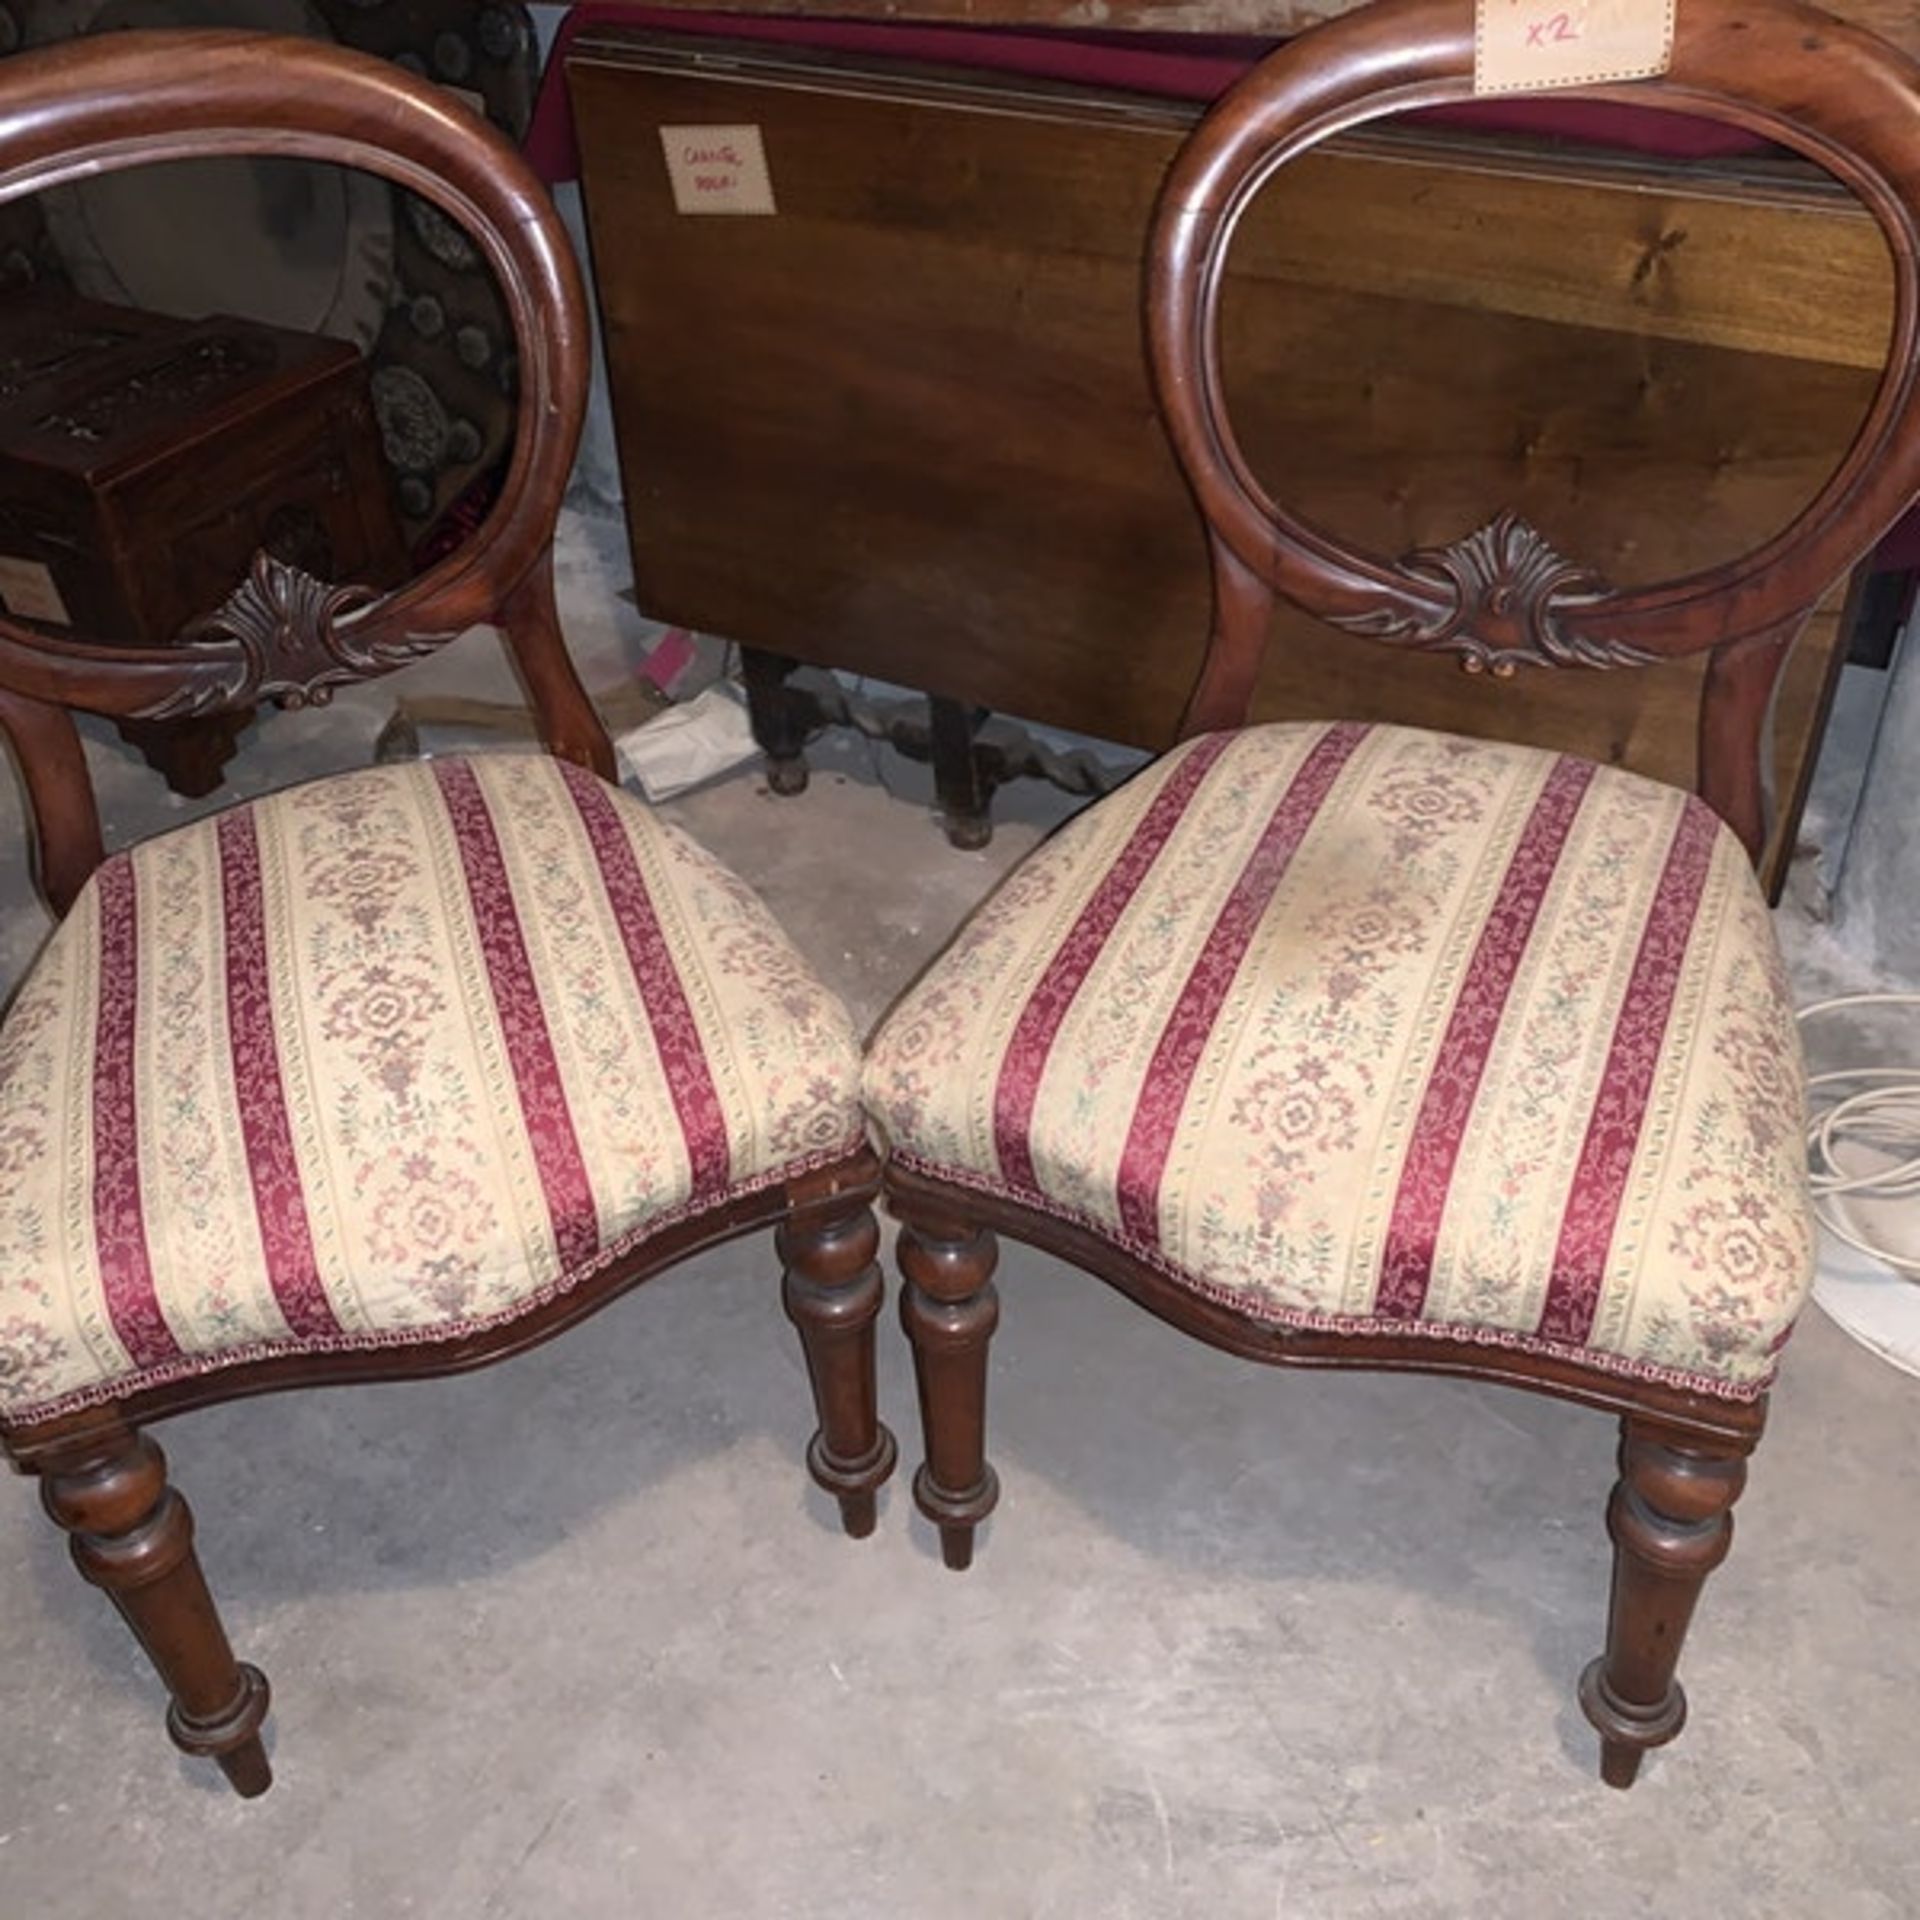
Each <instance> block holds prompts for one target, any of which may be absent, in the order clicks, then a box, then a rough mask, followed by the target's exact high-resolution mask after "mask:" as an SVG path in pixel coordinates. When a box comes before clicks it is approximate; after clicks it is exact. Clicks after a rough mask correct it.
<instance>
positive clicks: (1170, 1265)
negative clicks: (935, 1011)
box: [888, 1151, 1790, 1406]
mask: <svg viewBox="0 0 1920 1920" xmlns="http://www.w3.org/2000/svg"><path fill="white" fill-rule="evenodd" d="M888 1165H890V1166H894V1167H900V1168H902V1169H904V1170H905V1171H906V1172H908V1173H915V1174H919V1175H921V1176H922V1177H923V1178H925V1179H928V1180H939V1181H943V1182H945V1183H946V1184H947V1185H948V1186H952V1187H963V1188H965V1189H966V1190H967V1191H969V1192H971V1193H981V1194H985V1195H987V1196H988V1197H989V1198H991V1199H994V1200H1005V1201H1007V1202H1009V1203H1010V1204H1012V1205H1014V1206H1017V1207H1026V1208H1028V1209H1029V1210H1031V1211H1032V1212H1034V1213H1043V1214H1045V1215H1047V1217H1048V1218H1049V1219H1053V1220H1059V1221H1062V1222H1064V1223H1065V1224H1066V1225H1067V1226H1070V1227H1078V1228H1080V1229H1081V1230H1082V1231H1083V1232H1085V1233H1090V1234H1092V1235H1094V1236H1095V1238H1097V1239H1100V1240H1104V1241H1106V1242H1107V1244H1108V1245H1109V1246H1112V1247H1116V1248H1118V1249H1119V1250H1120V1251H1121V1252H1122V1253H1124V1254H1126V1255H1127V1256H1128V1257H1129V1258H1131V1259H1134V1260H1137V1261H1139V1263H1140V1264H1141V1265H1142V1266H1143V1267H1150V1268H1152V1270H1153V1271H1154V1272H1155V1273H1157V1274H1160V1275H1161V1276H1162V1277H1163V1278H1165V1279H1168V1280H1171V1281H1172V1282H1173V1283H1174V1285H1175V1286H1177V1287H1180V1288H1182V1289H1183V1290H1184V1291H1186V1292H1188V1293H1192V1294H1197V1295H1199V1297H1200V1298H1201V1299H1203V1300H1210V1301H1212V1302H1213V1303H1214V1305H1216V1306H1221V1307H1226V1308H1228V1309H1229V1310H1231V1311H1232V1312H1233V1313H1236V1314H1238V1315H1239V1316H1240V1318H1241V1319H1243V1320H1246V1321H1248V1322H1249V1323H1250V1324H1252V1325H1255V1326H1262V1327H1286V1328H1297V1329H1299V1330H1300V1331H1301V1332H1305V1333H1345V1334H1374V1335H1385V1336H1388V1337H1397V1336H1398V1335H1401V1334H1414V1335H1417V1336H1418V1337H1419V1338H1421V1339H1423V1340H1436V1341H1455V1342H1459V1343H1461V1344H1464V1345H1469V1346H1475V1347H1502V1348H1505V1349H1507V1350H1508V1351H1509V1352H1513V1353H1532V1354H1539V1355H1541V1356H1543V1357H1544V1358H1547V1359H1551V1360H1566V1361H1570V1362H1572V1363H1573V1364H1574V1365H1576V1366H1580V1367H1584V1368H1586V1369H1588V1370H1589V1371H1590V1372H1593V1373H1604V1374H1610V1375H1612V1376H1613V1377H1615V1378H1616V1379H1621V1380H1645V1381H1649V1382H1651V1383H1653V1384H1655V1385H1658V1386H1665V1387H1678V1388H1681V1389H1683V1390H1684V1391H1685V1392H1688V1393H1700V1394H1706V1395H1708V1396H1710V1397H1711V1398H1713V1399H1715V1400H1725V1401H1728V1402H1731V1403H1732V1404H1733V1405H1735V1406H1750V1405H1752V1403H1753V1402H1754V1401H1756V1400H1760V1399H1764V1398H1765V1396H1766V1394H1767V1393H1768V1392H1769V1390H1770V1389H1771V1388H1772V1386H1773V1383H1774V1380H1775V1378H1776V1376H1777V1375H1778V1373H1779V1365H1778V1361H1777V1359H1776V1362H1775V1364H1774V1366H1773V1367H1772V1368H1770V1369H1769V1370H1768V1372H1767V1373H1766V1375H1765V1376H1764V1377H1763V1378H1761V1379H1759V1380H1757V1381H1736V1380H1723V1379H1721V1378H1719V1377H1718V1376H1717V1375H1715V1374H1711V1373H1691V1372H1688V1371H1686V1370H1685V1369H1683V1368H1679V1367H1663V1366H1659V1365H1656V1364H1655V1363H1654V1362H1652V1361H1650V1360H1636V1359H1633V1358H1631V1357H1629V1356H1627V1355H1625V1354H1618V1353H1602V1352H1598V1351H1596V1350H1595V1349H1594V1348H1592V1347H1580V1346H1569V1345H1567V1344H1566V1343H1565V1342H1564V1341H1559V1340H1543V1339H1541V1338H1540V1337H1539V1335H1537V1334H1530V1333H1517V1332H1514V1331H1512V1330H1511V1329H1509V1328H1506V1327H1476V1326H1454V1325H1450V1324H1448V1323H1446V1322H1444V1321H1439V1320H1399V1319H1393V1320H1389V1319H1384V1318H1382V1317H1381V1316H1380V1315H1378V1314H1371V1315H1355V1314H1339V1313H1316V1312H1314V1311H1312V1310H1311V1309H1308V1308H1301V1307H1282V1306H1278V1305H1276V1304H1274V1303H1273V1302H1271V1301H1262V1302H1260V1304H1259V1305H1258V1306H1257V1307H1256V1306H1254V1305H1251V1304H1249V1296H1248V1295H1247V1293H1246V1291H1245V1290H1244V1289H1243V1288H1237V1287H1222V1286H1217V1285H1215V1284H1213V1283H1212V1282H1210V1281H1208V1280H1205V1279H1203V1278H1201V1276H1200V1275H1198V1274H1195V1273H1189V1272H1187V1271H1186V1270H1185V1269H1184V1268H1182V1267H1180V1266H1179V1265H1177V1264H1176V1263H1175V1262H1174V1261H1172V1260H1169V1259H1168V1258H1167V1256H1166V1255H1165V1254H1164V1253H1163V1252H1161V1250H1160V1249H1159V1248H1158V1247H1155V1246H1152V1245H1150V1244H1149V1243H1148V1242H1146V1241H1144V1240H1141V1239H1138V1238H1136V1237H1135V1236H1134V1235H1132V1234H1130V1233H1127V1232H1126V1231H1125V1230H1124V1229H1121V1228H1117V1227H1114V1226H1110V1225H1109V1224H1108V1223H1107V1222H1106V1221H1104V1220H1096V1219H1095V1218H1094V1217H1093V1216H1092V1215H1091V1214H1088V1213H1083V1212H1081V1211H1080V1210H1079V1209H1078V1208H1075V1207H1070V1206H1066V1205H1063V1204H1062V1203H1061V1202H1060V1201H1058V1200H1054V1199H1050V1198H1049V1197H1048V1196H1047V1195H1046V1194H1044V1193H1038V1192H1035V1191H1033V1190H1032V1189H1026V1190H1024V1191H1023V1190H1020V1189H1016V1188H1013V1187H1009V1186H1007V1185H1006V1184H1005V1183H1004V1182H1001V1181H997V1180H988V1179H984V1178H983V1177H982V1176H981V1175H979V1174H977V1173H970V1172H968V1171H967V1170H966V1169H965V1168H963V1167H943V1166H940V1165H938V1164H937V1163H936V1162H934V1161H931V1160H922V1159H921V1158H920V1157H919V1156H918V1155H917V1154H912V1153H901V1152H897V1151H896V1152H894V1153H892V1154H889V1155H888ZM1789 1337H1790V1334H1789ZM1785 1345H1786V1339H1785V1338H1783V1339H1782V1341H1781V1343H1780V1347H1778V1348H1776V1349H1775V1353H1776V1355H1777V1354H1778V1353H1779V1352H1780V1351H1781V1350H1783V1349H1784V1347H1785Z"/></svg>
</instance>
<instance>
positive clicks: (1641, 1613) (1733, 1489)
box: [1580, 1414, 1747, 1787]
mask: <svg viewBox="0 0 1920 1920" xmlns="http://www.w3.org/2000/svg"><path fill="white" fill-rule="evenodd" d="M1620 1427H1621V1438H1620V1479H1619V1483H1618V1484H1617V1485H1616V1486H1615V1488H1614V1490H1613V1498H1612V1500H1611V1501H1610V1502H1609V1503H1608V1507H1607V1531H1608V1533H1609V1534H1611V1535H1612V1537H1613V1547H1614V1560H1613V1599H1612V1605H1611V1607H1610V1609H1609V1615H1608V1622H1607V1650H1606V1652H1605V1653H1604V1654H1603V1655H1602V1656H1601V1657H1600V1658H1599V1659H1597V1660H1595V1661H1593V1662H1592V1663H1591V1664H1590V1665H1589V1666H1588V1668H1587V1670H1586V1672H1585V1673H1583V1674H1582V1675H1581V1676H1580V1704H1581V1706H1582V1707H1583V1708H1584V1709H1585V1710H1586V1715H1587V1718H1588V1719H1589V1720H1590V1721H1592V1723H1593V1724H1594V1726H1595V1727H1596V1728H1597V1729H1598V1730H1599V1733H1600V1773H1601V1777H1602V1778H1603V1779H1604V1780H1605V1781H1606V1782H1607V1784H1608V1785H1609V1786H1612V1787H1630V1786H1632V1785H1633V1782H1634V1777H1635V1775H1636V1774H1638V1772H1639V1771H1640V1760H1641V1756H1642V1755H1643V1754H1645V1753H1646V1752H1647V1750H1648V1749H1649V1748H1652V1747H1659V1746H1664V1745H1665V1744H1666V1743H1667V1742H1668V1741H1669V1740H1671V1739H1672V1738H1673V1737H1674V1736H1675V1735H1676V1734H1677V1733H1678V1732H1679V1731H1680V1729H1681V1727H1682V1726H1684V1725H1685V1724H1686V1718H1687V1696H1686V1694H1685V1693H1684V1692H1683V1691H1682V1690H1681V1687H1680V1683H1679V1682H1678V1681H1677V1680H1676V1679H1675V1678H1674V1669H1675V1667H1676V1666H1677V1665H1678V1663H1679V1659H1680V1647H1681V1643H1682V1642H1683V1641H1684V1640H1685V1639H1686V1635H1687V1626H1688V1623H1689V1622H1690V1621H1691V1620H1692V1618H1693V1609H1694V1604H1695V1602H1696V1601H1697V1600H1698V1599H1699V1597H1700V1589H1701V1587H1702V1586H1704V1585H1705V1583H1706V1578H1707V1575H1708V1574H1710V1573H1711V1572H1712V1571H1713V1570H1714V1568H1715V1567H1717V1566H1718V1565H1719V1564H1720V1562H1721V1561H1722V1560H1724V1559H1725V1558H1726V1557H1727V1549H1728V1548H1729V1547H1730V1546H1731V1545H1732V1544H1733V1515H1732V1507H1733V1503H1734V1502H1735V1501H1736V1500H1737V1499H1738V1498H1739V1497H1740V1490H1741V1488H1742V1487H1744V1486H1745V1485H1746V1479H1747V1462H1746V1453H1747V1449H1745V1448H1742V1447H1740V1446H1738V1445H1734V1444H1729V1445H1726V1446H1724V1447H1714V1446H1710V1445H1707V1444H1704V1443H1701V1442H1699V1441H1696V1440H1692V1439H1688V1438H1685V1437H1683V1436H1681V1435H1679V1434H1676V1433H1675V1432H1674V1431H1673V1430H1672V1429H1669V1428H1662V1427H1660V1426H1659V1425H1657V1424H1656V1423H1654V1422H1652V1421H1648V1420H1644V1419H1641V1418H1639V1417H1638V1416H1636V1415H1633V1414H1628V1415H1627V1416H1626V1417H1625V1418H1624V1419H1622V1421H1621V1423H1620Z"/></svg>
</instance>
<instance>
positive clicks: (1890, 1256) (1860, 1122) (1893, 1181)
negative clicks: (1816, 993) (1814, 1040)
mask: <svg viewBox="0 0 1920 1920" xmlns="http://www.w3.org/2000/svg"><path fill="white" fill-rule="evenodd" d="M1915 1006H1920V993H1848V994H1841V995H1839V996H1838V997H1836V998H1835V999H1832V1000H1820V1001H1816V1002H1815V1003H1814V1005H1812V1006H1810V1007H1802V1008H1801V1009H1800V1013H1799V1019H1800V1021H1801V1023H1802V1025H1804V1024H1805V1023H1806V1022H1807V1021H1809V1020H1815V1019H1818V1018H1819V1017H1820V1016H1821V1015H1822V1014H1828V1013H1838V1012H1851V1011H1853V1010H1854V1009H1855V1008H1858V1007H1915ZM1807 1096H1808V1122H1807V1158H1808V1161H1809V1164H1810V1169H1811V1173H1812V1180H1813V1209H1814V1212H1815V1213H1816V1214H1818V1216H1819V1218H1820V1222H1821V1224H1822V1225H1823V1226H1824V1227H1825V1228H1826V1229H1827V1231H1828V1232H1829V1233H1831V1234H1832V1235H1833V1236H1834V1237H1835V1238H1836V1239H1838V1240H1843V1241H1845V1242H1846V1244H1847V1245H1848V1246H1850V1247H1853V1248H1855V1249H1857V1250H1858V1251H1859V1252H1861V1253H1865V1254H1870V1255H1871V1256H1872V1257H1873V1258H1874V1259H1876V1260H1879V1261H1883V1262H1884V1263H1885V1264H1886V1265H1887V1266H1889V1267H1891V1268H1892V1269H1893V1270H1894V1272H1896V1273H1898V1274H1900V1275H1901V1276H1903V1277H1904V1278H1906V1279H1909V1280H1915V1281H1920V1255H1917V1254H1915V1253H1913V1252H1911V1251H1903V1252H1895V1251H1893V1250H1892V1249H1891V1248H1889V1247H1887V1246H1885V1245H1883V1244H1880V1243H1878V1242H1876V1241H1874V1240H1871V1239H1868V1238H1867V1237H1865V1235H1864V1234H1863V1233H1862V1232H1861V1230H1860V1229H1859V1227H1858V1226H1857V1225H1856V1224H1855V1222H1854V1219H1853V1216H1852V1214H1851V1213H1850V1211H1849V1210H1848V1207H1847V1205H1846V1202H1847V1201H1848V1200H1849V1199H1866V1200H1912V1199H1916V1198H1920V1066H1908V1067H1835V1068H1831V1069H1829V1070H1828V1071H1825V1072H1822V1073H1816V1074H1811V1075H1809V1076H1808V1079H1807ZM1848 1147H1853V1148H1854V1149H1856V1150H1858V1149H1864V1150H1865V1151H1866V1154H1867V1156H1868V1157H1869V1158H1871V1159H1874V1160H1878V1161H1880V1162H1882V1163H1883V1164H1880V1165H1877V1166H1875V1167H1873V1168H1872V1169H1871V1170H1869V1171H1867V1172H1861V1171H1859V1170H1858V1168H1859V1153H1858V1152H1857V1151H1856V1152H1855V1153H1853V1154H1849V1153H1847V1152H1846V1149H1847V1148H1848ZM1850 1165H1851V1167H1852V1169H1853V1170H1851V1171H1850V1170H1849V1167H1850Z"/></svg>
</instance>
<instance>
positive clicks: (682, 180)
mask: <svg viewBox="0 0 1920 1920" xmlns="http://www.w3.org/2000/svg"><path fill="white" fill-rule="evenodd" d="M660 144H661V146H662V147H664V148H665V149H666V154H667V178H668V179H669V180H670V181H672V183H673V204H674V206H675V208H676V209H677V210H678V211H679V212H681V213H773V212H775V211H777V209H776V208H775V207H774V204H773V178H772V176H771V175H770V174H769V173H768V172H767V150H766V148H765V146H763V145H762V144H761V140H760V129H759V128H758V127H662V128H661V129H660Z"/></svg>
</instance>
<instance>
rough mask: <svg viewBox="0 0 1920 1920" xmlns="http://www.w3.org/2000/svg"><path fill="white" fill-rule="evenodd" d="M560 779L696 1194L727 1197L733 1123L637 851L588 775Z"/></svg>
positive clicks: (571, 772)
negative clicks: (656, 1059)
mask: <svg viewBox="0 0 1920 1920" xmlns="http://www.w3.org/2000/svg"><path fill="white" fill-rule="evenodd" d="M561 774H562V777H563V778H564V779H565V781H566V784H567V791H568V792H569V793H570V794H571V795H572V796H573V804H574V807H575V809H576V810H577V811H578V813H579V815H580V820H581V824H582V825H583V826H584V827H585V828H586V831H587V839H588V842H589V843H590V844H591V846H592V848H593V852H594V858H595V859H596V860H597V861H598V862H599V863H600V879H601V882H602V884H603V885H604V886H605V887H606V890H607V900H608V902H609V904H610V905H611V906H612V908H613V917H614V919H615V921H616V922H617V923H618V924H619V928H620V937H621V939H622V940H623V941H624V942H625V944H626V949H627V964H628V965H629V966H630V967H631V968H632V969H633V978H634V983H635V985H636V986H637V987H638V988H639V989H640V1000H641V1004H642V1005H643V1006H644V1007H645V1008H646V1010H647V1021H648V1024H649V1025H650V1026H651V1028H652V1029H653V1044H654V1047H655V1048H656V1050H657V1051H658V1053H659V1055H660V1067H661V1071H662V1072H663V1073H664V1074H665V1075H666V1079H667V1089H668V1092H669V1093H670V1094H671V1095H672V1098H673V1109H674V1112H675V1114H676V1115H677V1116H678V1118H679V1122H680V1134H681V1138H682V1139H683V1140H684V1141H685V1142H686V1148H687V1159H688V1161H689V1163H690V1164H691V1166H692V1168H693V1191H694V1195H695V1197H696V1198H698V1197H699V1196H701V1195H703V1194H713V1193H719V1192H723V1191H725V1189H726V1187H727V1186H728V1184H729V1182H730V1181H731V1180H732V1178H733V1152H732V1148H731V1147H730V1145H729V1144H728V1140H727V1116H726V1113H725V1110H724V1109H723V1108H722V1107H721V1105H720V1095H719V1092H718V1091H717V1089H716V1088H715V1086H714V1084H713V1073H712V1070H711V1069H710V1068H709V1067H708V1065H707V1050H706V1048H705V1046H703V1045H702V1044H701V1040H700V1029H699V1027H698V1025H697V1024H696V1023H695V1021H694V1017H693V1009H692V1007H691V1006H689V1005H688V1003H687V993H686V989H685V987H684V986H682V985H681V982H680V969H679V968H678V967H677V966H676V965H675V964H674V959H673V954H672V952H671V951H670V950H669V949H668V946H667V942H666V938H665V936H664V935H663V934H662V933H661V931H660V918H659V915H658V914H656V913H655V912H654V908H653V900H652V898H651V896H650V895H649V894H648V892H647V882H646V877H645V876H644V875H643V874H642V873H641V871H640V863H639V861H638V860H637V859H636V858H635V857H634V851H633V843H632V842H631V841H630V840H629V839H628V838H627V832H626V829H625V828H624V827H623V826H622V825H621V824H620V816H619V814H618V812H617V811H616V810H615V808H614V804H613V799H612V796H611V795H610V794H609V793H608V791H607V789H606V787H605V786H604V785H602V783H601V782H600V781H599V780H597V779H596V778H595V777H594V776H593V775H592V774H590V773H588V772H587V771H586V770H585V769H584V768H581V767H575V766H571V765H567V764H565V763H562V765H561Z"/></svg>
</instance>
